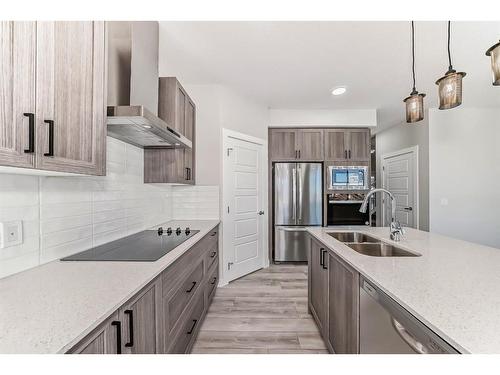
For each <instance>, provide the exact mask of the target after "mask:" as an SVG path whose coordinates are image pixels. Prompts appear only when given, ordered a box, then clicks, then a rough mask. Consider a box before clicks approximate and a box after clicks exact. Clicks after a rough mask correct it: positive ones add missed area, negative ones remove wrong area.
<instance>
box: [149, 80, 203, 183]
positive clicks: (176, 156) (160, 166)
mask: <svg viewBox="0 0 500 375" xmlns="http://www.w3.org/2000/svg"><path fill="white" fill-rule="evenodd" d="M159 91H160V95H159V103H158V117H160V118H161V119H162V120H163V121H165V122H166V123H167V124H168V126H170V127H171V128H172V129H174V130H175V131H177V132H178V133H180V134H182V135H184V136H185V137H186V138H188V139H189V140H190V141H191V142H192V144H193V146H192V148H191V149H145V150H144V182H146V183H177V184H188V185H189V184H190V185H194V184H195V168H194V166H195V143H196V142H195V141H196V140H195V137H196V105H195V104H194V102H193V100H192V99H191V98H190V97H189V95H188V94H187V92H186V90H184V88H183V87H182V85H181V84H180V82H179V81H178V80H177V79H176V78H175V77H160V83H159Z"/></svg>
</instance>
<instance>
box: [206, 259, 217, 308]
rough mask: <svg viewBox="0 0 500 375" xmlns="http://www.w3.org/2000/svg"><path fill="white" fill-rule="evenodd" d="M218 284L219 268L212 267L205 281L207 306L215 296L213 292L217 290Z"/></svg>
mask: <svg viewBox="0 0 500 375" xmlns="http://www.w3.org/2000/svg"><path fill="white" fill-rule="evenodd" d="M218 282H219V267H214V270H213V271H212V273H211V274H210V276H209V277H208V280H207V291H206V292H207V296H208V298H207V300H208V305H209V304H210V301H211V300H212V298H213V297H214V295H215V291H216V289H217V284H218Z"/></svg>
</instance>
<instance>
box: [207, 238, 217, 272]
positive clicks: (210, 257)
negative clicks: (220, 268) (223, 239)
mask: <svg viewBox="0 0 500 375" xmlns="http://www.w3.org/2000/svg"><path fill="white" fill-rule="evenodd" d="M218 259H219V242H215V243H214V244H213V245H212V247H211V248H209V250H208V252H207V255H206V257H205V267H206V270H207V272H208V270H210V269H211V268H212V266H213V265H214V263H215V261H216V260H218Z"/></svg>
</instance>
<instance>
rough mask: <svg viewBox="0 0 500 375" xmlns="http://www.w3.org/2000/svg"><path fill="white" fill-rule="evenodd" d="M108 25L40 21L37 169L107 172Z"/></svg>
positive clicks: (37, 92) (38, 24) (38, 33)
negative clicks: (106, 32)
mask: <svg viewBox="0 0 500 375" xmlns="http://www.w3.org/2000/svg"><path fill="white" fill-rule="evenodd" d="M105 37H106V35H105V23H104V22H90V21H89V22H37V49H36V51H37V52H36V53H37V70H36V115H37V116H36V118H37V121H36V124H37V125H36V130H37V144H36V147H37V162H36V167H37V168H38V169H45V170H51V171H59V172H72V173H83V174H90V175H104V174H105V146H106V117H105V104H106V90H105V88H106V75H105V73H106V50H105V45H106V43H105Z"/></svg>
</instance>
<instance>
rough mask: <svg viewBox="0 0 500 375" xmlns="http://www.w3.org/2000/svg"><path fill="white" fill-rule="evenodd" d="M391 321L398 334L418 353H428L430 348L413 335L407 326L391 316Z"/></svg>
mask: <svg viewBox="0 0 500 375" xmlns="http://www.w3.org/2000/svg"><path fill="white" fill-rule="evenodd" d="M391 323H392V326H393V328H394V329H395V330H396V332H397V333H398V335H399V336H400V337H401V338H402V339H403V340H404V341H405V342H406V343H407V344H408V345H409V346H410V347H411V348H412V349H413V350H415V351H416V352H417V353H419V354H428V353H429V350H428V349H427V348H426V347H425V345H424V344H422V343H421V342H420V341H418V340H417V339H416V338H415V337H413V335H411V334H410V333H409V332H408V331H407V330H406V328H405V327H404V326H403V325H402V324H401V323H400V322H398V321H397V320H396V319H394V318H393V317H391Z"/></svg>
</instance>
